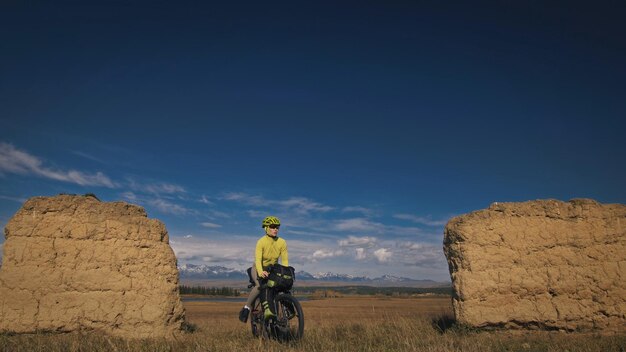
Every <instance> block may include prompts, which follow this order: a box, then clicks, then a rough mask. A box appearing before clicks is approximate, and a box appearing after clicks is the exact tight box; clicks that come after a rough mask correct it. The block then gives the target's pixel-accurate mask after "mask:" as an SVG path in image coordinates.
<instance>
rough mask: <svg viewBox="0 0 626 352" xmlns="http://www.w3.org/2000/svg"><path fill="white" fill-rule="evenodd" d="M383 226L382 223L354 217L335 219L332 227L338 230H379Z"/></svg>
mask: <svg viewBox="0 0 626 352" xmlns="http://www.w3.org/2000/svg"><path fill="white" fill-rule="evenodd" d="M383 227H384V225H383V224H381V223H377V222H373V221H371V220H369V219H366V218H354V219H343V220H337V221H336V222H335V225H334V229H335V230H338V231H370V232H371V231H379V230H381V229H382V228H383Z"/></svg>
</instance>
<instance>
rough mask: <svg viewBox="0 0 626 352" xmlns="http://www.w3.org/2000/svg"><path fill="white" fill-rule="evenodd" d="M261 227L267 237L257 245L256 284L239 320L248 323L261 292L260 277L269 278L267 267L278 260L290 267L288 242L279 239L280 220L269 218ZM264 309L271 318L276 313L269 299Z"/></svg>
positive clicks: (255, 259)
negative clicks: (252, 308) (253, 305)
mask: <svg viewBox="0 0 626 352" xmlns="http://www.w3.org/2000/svg"><path fill="white" fill-rule="evenodd" d="M261 227H262V228H263V229H264V230H265V235H264V236H263V237H261V238H260V239H259V240H258V241H257V243H256V250H255V251H254V264H253V265H252V270H251V276H252V280H253V281H254V283H255V286H254V287H253V288H252V290H250V295H249V296H248V301H247V302H246V305H245V306H244V307H243V308H241V311H240V312H239V320H241V321H242V322H244V323H245V322H246V321H247V320H248V315H249V314H250V307H252V304H253V303H254V300H255V299H256V298H257V297H258V296H259V293H260V292H261V291H260V290H259V287H260V285H259V277H261V278H267V276H268V275H269V273H268V272H267V267H269V266H270V265H272V264H276V263H278V259H280V260H281V264H282V265H284V266H289V255H288V254H287V242H286V241H285V240H284V239H282V238H280V237H278V230H279V228H280V220H278V218H277V217H274V216H268V217H266V218H265V219H263V222H262V223H261ZM262 304H263V308H264V309H265V316H266V318H267V317H271V316H273V315H274V313H273V312H272V311H271V309H269V305H268V302H267V297H264V299H263V302H262Z"/></svg>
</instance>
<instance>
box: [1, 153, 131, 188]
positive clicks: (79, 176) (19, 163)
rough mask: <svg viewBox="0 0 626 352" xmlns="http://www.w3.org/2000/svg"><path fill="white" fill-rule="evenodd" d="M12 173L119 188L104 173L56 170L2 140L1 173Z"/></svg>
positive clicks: (84, 184) (83, 184) (82, 184)
mask: <svg viewBox="0 0 626 352" xmlns="http://www.w3.org/2000/svg"><path fill="white" fill-rule="evenodd" d="M4 173H12V174H18V175H36V176H39V177H44V178H48V179H52V180H56V181H63V182H70V183H75V184H78V185H81V186H99V187H107V188H118V187H119V185H118V184H116V183H115V182H113V181H112V180H111V179H110V178H109V177H108V176H106V175H105V174H104V173H102V172H100V171H98V172H96V173H85V172H82V171H77V170H54V169H52V168H50V167H46V166H44V165H43V161H42V160H41V159H39V158H38V157H36V156H33V155H31V154H29V153H27V152H25V151H22V150H19V149H17V148H15V147H14V146H13V145H12V144H8V143H4V142H0V175H2V174H4Z"/></svg>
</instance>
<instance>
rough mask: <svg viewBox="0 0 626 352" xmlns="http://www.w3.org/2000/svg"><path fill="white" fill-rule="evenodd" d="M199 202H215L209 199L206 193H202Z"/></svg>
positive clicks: (209, 203) (210, 203) (208, 203)
mask: <svg viewBox="0 0 626 352" xmlns="http://www.w3.org/2000/svg"><path fill="white" fill-rule="evenodd" d="M198 202H200V203H202V204H206V205H212V204H213V202H211V201H210V200H209V198H207V196H205V195H204V194H203V195H202V197H200V199H199V200H198Z"/></svg>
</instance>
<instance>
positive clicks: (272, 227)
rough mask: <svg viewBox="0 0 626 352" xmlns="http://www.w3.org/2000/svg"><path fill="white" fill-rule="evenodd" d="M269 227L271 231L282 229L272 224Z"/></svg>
mask: <svg viewBox="0 0 626 352" xmlns="http://www.w3.org/2000/svg"><path fill="white" fill-rule="evenodd" d="M269 227H270V229H278V228H280V225H274V224H272V225H269Z"/></svg>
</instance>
